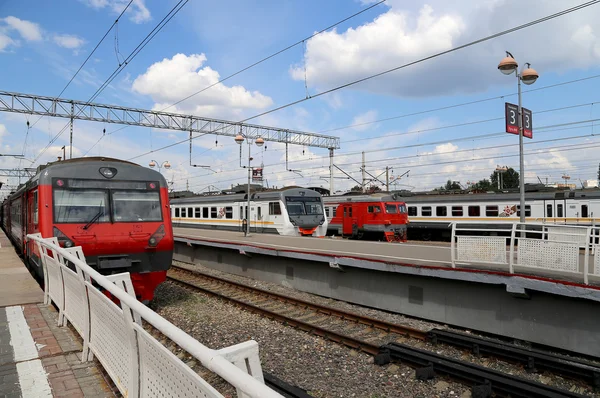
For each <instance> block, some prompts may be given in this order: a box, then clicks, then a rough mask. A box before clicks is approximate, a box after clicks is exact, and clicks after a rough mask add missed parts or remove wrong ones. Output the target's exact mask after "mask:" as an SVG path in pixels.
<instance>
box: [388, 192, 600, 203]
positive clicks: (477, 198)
mask: <svg viewBox="0 0 600 398" xmlns="http://www.w3.org/2000/svg"><path fill="white" fill-rule="evenodd" d="M394 196H395V197H396V198H397V199H398V200H403V201H405V202H406V203H407V204H411V203H462V202H493V201H500V200H502V201H506V200H509V201H516V202H518V201H519V199H520V195H519V192H489V193H454V194H442V193H437V194H436V193H419V194H406V193H395V194H394ZM582 198H585V199H598V198H600V189H585V190H583V189H580V190H573V191H569V190H561V191H540V192H525V200H563V199H582Z"/></svg>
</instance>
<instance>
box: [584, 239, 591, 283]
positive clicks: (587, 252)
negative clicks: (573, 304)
mask: <svg viewBox="0 0 600 398" xmlns="http://www.w3.org/2000/svg"><path fill="white" fill-rule="evenodd" d="M591 234H592V228H591V227H590V228H588V229H587V239H586V245H585V254H584V255H585V257H584V259H583V283H585V284H586V285H587V284H588V267H589V265H590V245H589V241H590V237H591Z"/></svg>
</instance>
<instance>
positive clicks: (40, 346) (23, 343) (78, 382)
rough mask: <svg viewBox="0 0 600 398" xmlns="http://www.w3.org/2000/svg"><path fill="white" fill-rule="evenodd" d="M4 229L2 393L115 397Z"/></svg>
mask: <svg viewBox="0 0 600 398" xmlns="http://www.w3.org/2000/svg"><path fill="white" fill-rule="evenodd" d="M43 301H44V292H43V290H42V289H41V288H40V286H39V285H38V283H37V282H36V281H35V279H34V278H33V277H32V276H31V274H30V273H29V271H28V269H27V268H26V267H25V265H24V264H23V262H22V261H21V259H20V258H19V257H18V256H17V254H16V252H15V250H14V248H13V246H12V245H11V243H10V241H9V240H8V239H7V237H6V235H5V234H4V232H2V231H1V230H0V396H1V397H8V398H13V397H24V398H26V397H36V398H37V397H90V398H100V397H116V396H120V395H118V394H117V393H116V392H115V391H116V390H114V388H113V387H111V385H110V384H109V383H108V382H107V378H106V377H105V374H104V372H103V370H102V367H101V366H99V363H98V362H97V361H90V362H81V352H82V344H81V339H80V338H78V336H76V334H75V333H73V331H72V330H71V328H69V327H58V326H57V321H58V312H57V311H56V310H55V309H54V307H53V306H48V305H45V304H43Z"/></svg>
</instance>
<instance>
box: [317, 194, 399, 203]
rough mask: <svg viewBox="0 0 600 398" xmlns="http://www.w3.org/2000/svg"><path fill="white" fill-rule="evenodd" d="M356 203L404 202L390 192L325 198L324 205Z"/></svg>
mask: <svg viewBox="0 0 600 398" xmlns="http://www.w3.org/2000/svg"><path fill="white" fill-rule="evenodd" d="M356 202H403V200H400V199H398V197H397V196H396V195H393V194H390V193H389V192H381V193H373V194H369V195H364V194H360V195H336V196H327V197H323V203H356Z"/></svg>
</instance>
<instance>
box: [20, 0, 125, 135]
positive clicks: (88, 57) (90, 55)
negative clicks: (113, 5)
mask: <svg viewBox="0 0 600 398" xmlns="http://www.w3.org/2000/svg"><path fill="white" fill-rule="evenodd" d="M132 3H133V0H130V1H129V3H127V5H126V6H125V8H123V11H121V13H120V14H119V16H118V17H117V19H115V21H114V22H113V23H112V25H110V28H108V30H107V31H106V33H105V34H104V36H102V38H101V39H100V41H99V42H98V44H96V47H94V49H93V50H92V52H91V53H90V54H89V55H88V56H87V58H86V59H85V61H83V63H82V64H81V66H79V69H77V71H76V72H75V74H73V76H72V77H71V79H70V80H69V81H68V82H67V84H66V85H65V86H64V87H63V89H62V90H61V91H60V93H59V94H58V95H57V96H56V97H57V98H60V96H61V95H63V93H64V92H65V91H66V90H67V88H68V87H69V86H70V85H71V83H72V82H73V80H75V78H76V77H77V75H78V74H79V72H81V70H82V69H83V67H84V66H85V64H87V62H88V61H89V60H90V58H92V55H94V53H95V52H96V50H97V49H98V47H100V45H101V44H102V42H104V39H106V36H108V34H109V33H110V31H111V30H112V29H113V28H114V27H115V25H117V23H119V19H121V17H122V16H123V14H125V12H126V11H127V9H128V8H129V6H130V5H131V4H132ZM43 117H44V116H40V117H39V118H38V119H37V120H36V121H35V122H34V123H33V124H32V125H31V128H33V127H34V126H35V125H36V123H37V122H39V121H40V119H42V118H43Z"/></svg>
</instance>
